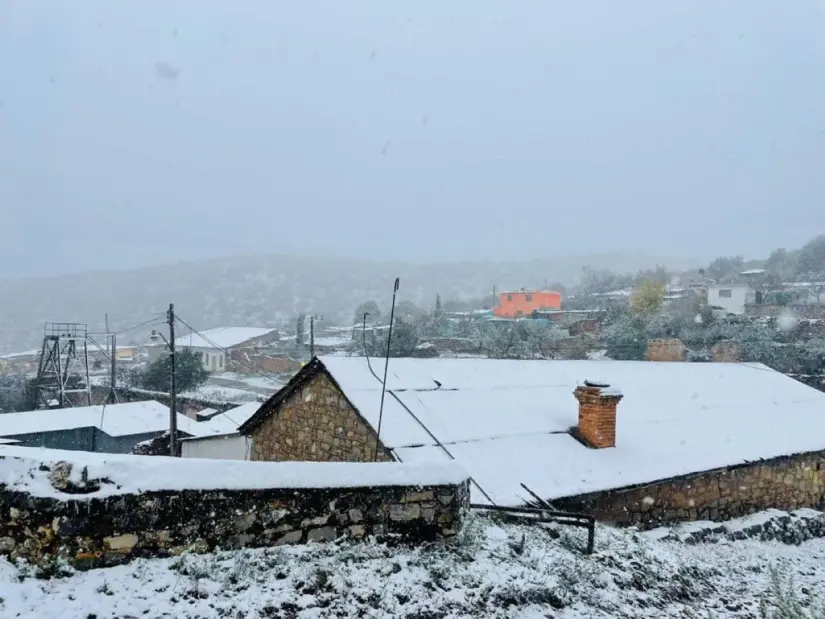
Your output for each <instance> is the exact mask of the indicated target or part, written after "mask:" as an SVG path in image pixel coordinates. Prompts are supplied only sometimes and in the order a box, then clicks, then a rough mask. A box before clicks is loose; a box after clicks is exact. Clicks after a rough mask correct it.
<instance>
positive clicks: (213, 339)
mask: <svg viewBox="0 0 825 619" xmlns="http://www.w3.org/2000/svg"><path fill="white" fill-rule="evenodd" d="M273 331H277V329H276V328H275V327H218V328H217V329H209V330H207V331H201V334H202V336H203V337H201V335H198V334H197V333H189V334H188V335H183V336H181V337H179V338H176V339H175V346H183V347H191V348H215V347H216V346H217V347H218V348H232V347H233V346H237V345H238V344H243V343H244V342H246V341H247V340H251V339H253V338H257V337H261V336H264V335H267V334H269V333H272V332H273Z"/></svg>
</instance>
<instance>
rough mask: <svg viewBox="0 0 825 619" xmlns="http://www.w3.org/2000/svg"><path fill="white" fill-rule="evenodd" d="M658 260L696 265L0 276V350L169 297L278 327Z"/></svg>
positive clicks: (211, 263)
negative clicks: (55, 326) (53, 327)
mask: <svg viewBox="0 0 825 619" xmlns="http://www.w3.org/2000/svg"><path fill="white" fill-rule="evenodd" d="M656 264H665V265H667V266H669V267H671V268H674V269H679V268H689V267H691V266H694V264H695V263H694V262H693V261H690V260H680V259H673V258H662V257H658V258H657V257H653V256H648V255H644V254H642V253H614V254H592V255H582V256H566V257H559V258H547V259H541V260H529V261H520V262H492V261H490V262H457V263H433V264H424V265H417V264H411V263H400V262H366V261H351V260H337V259H331V258H305V257H295V256H264V255H251V256H236V257H229V258H219V259H210V260H202V261H193V262H182V263H178V264H171V265H161V266H152V267H145V268H139V269H131V270H123V271H100V272H89V273H79V274H72V275H63V276H56V277H48V278H36V279H18V280H0V299H3V303H2V304H1V305H0V352H17V351H23V350H27V349H31V348H35V347H37V346H39V344H40V342H41V338H42V333H43V323H44V322H47V321H54V322H86V323H88V325H89V329H90V330H93V331H103V329H104V316H105V314H106V313H108V315H109V325H110V328H111V329H112V330H113V331H119V330H122V329H126V328H127V327H130V326H132V325H134V324H136V323H138V322H141V321H144V320H147V319H149V318H151V317H152V316H153V315H155V314H160V313H162V312H164V311H165V310H166V308H167V307H168V304H169V303H170V302H174V303H175V309H176V311H177V312H178V313H179V314H180V316H181V317H183V318H184V320H186V321H187V322H189V323H190V324H192V326H193V327H195V328H197V329H207V328H211V327H217V326H228V325H233V326H243V325H248V326H270V325H272V326H276V325H278V324H280V323H282V322H283V321H286V320H290V319H291V318H292V317H293V316H295V315H296V314H298V313H300V312H315V313H318V314H323V315H324V316H325V317H327V318H329V319H331V320H337V321H340V322H348V321H349V320H351V318H352V315H353V311H354V309H355V307H356V306H357V305H358V304H359V303H361V302H363V301H368V300H375V301H376V302H378V304H379V306H381V307H388V306H389V302H390V298H391V294H392V282H393V279H394V278H395V277H400V278H401V290H400V293H399V294H400V296H399V298H401V299H407V300H409V301H412V302H414V303H416V304H418V305H420V306H422V307H428V306H431V305H433V304H434V301H435V295H436V294H437V293H438V294H441V295H442V297H443V298H445V299H468V298H478V297H481V296H482V295H488V294H490V293H491V292H492V288H493V286H497V287H498V288H499V289H502V288H508V287H510V288H519V287H540V286H543V285H545V283H546V282H549V283H552V282H562V283H566V284H573V283H575V282H576V281H577V280H578V277H579V275H580V273H581V269H582V267H584V266H586V265H589V266H592V267H597V268H609V269H611V270H613V271H616V272H636V271H638V270H640V269H644V268H650V267H653V266H654V265H656ZM150 329H151V326H147V327H145V328H141V329H135V330H133V331H130V332H128V333H126V334H123V336H121V337H120V338H119V340H118V342H119V343H129V342H137V341H145V339H146V337H147V335H148V333H149V331H150Z"/></svg>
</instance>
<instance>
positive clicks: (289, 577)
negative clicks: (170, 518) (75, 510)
mask: <svg viewBox="0 0 825 619" xmlns="http://www.w3.org/2000/svg"><path fill="white" fill-rule="evenodd" d="M585 535H586V534H585V533H584V532H583V531H579V530H570V529H566V528H563V527H557V528H554V529H552V530H550V531H548V530H546V529H543V528H540V527H537V526H526V525H514V524H500V523H495V522H491V521H489V520H487V519H486V518H481V517H476V518H475V519H473V520H471V522H470V523H469V524H468V525H467V526H466V527H465V529H464V531H463V532H462V534H461V535H460V537H459V539H458V540H456V542H455V543H452V544H448V545H440V544H434V545H431V546H427V547H419V548H407V547H403V546H396V547H391V546H387V545H384V544H377V543H374V542H365V543H361V544H352V543H350V542H340V543H330V544H322V545H316V544H310V545H306V546H292V547H281V548H269V549H255V550H238V551H228V552H216V553H213V554H209V555H200V556H195V555H186V556H183V557H179V558H175V559H153V560H138V561H135V562H133V563H131V564H129V565H125V566H120V567H115V568H108V569H99V570H92V571H89V572H83V573H79V572H69V573H68V574H67V575H64V576H60V577H55V578H52V579H51V580H39V579H37V578H35V577H34V576H33V573H32V570H30V569H28V568H27V567H26V566H22V567H21V568H10V567H6V568H4V569H0V597H2V601H0V616H4V617H5V616H9V617H20V618H31V619H33V618H49V617H62V618H66V619H87V618H88V617H90V616H95V617H98V618H104V617H106V618H109V617H117V618H120V619H125V618H127V617H143V616H146V617H169V618H172V617H174V618H181V619H183V618H189V619H194V618H213V617H214V618H219V617H220V618H231V619H236V617H243V618H244V619H258V618H261V619H263V618H274V617H283V618H289V619H310V618H313V619H314V618H320V617H370V618H388V617H394V618H401V619H422V618H427V619H459V618H461V619H465V618H466V619H469V618H474V619H475V618H489V619H519V618H521V619H528V618H529V619H544V618H546V617H553V618H555V619H574V618H575V619H579V618H583V617H589V618H595V619H602V618H605V619H606V618H608V617H609V618H631V617H632V618H652V617H657V618H659V617H661V618H664V617H668V618H669V617H685V618H690V617H694V618H696V617H708V616H712V617H714V618H715V619H733V618H734V617H748V616H749V617H757V616H760V615H759V601H760V599H761V598H762V597H763V596H764V594H765V592H766V591H767V590H768V588H769V586H770V582H771V574H772V572H771V570H772V568H774V567H776V568H777V569H778V570H779V571H780V573H782V574H784V575H785V576H786V577H789V576H793V578H794V590H795V593H796V595H798V596H800V597H801V598H802V599H803V600H804V599H809V598H810V597H811V596H812V595H815V594H816V593H817V591H818V590H821V589H820V588H821V586H822V583H823V579H825V541H823V540H819V539H817V540H812V541H809V542H805V543H804V544H802V545H800V546H788V545H784V544H780V543H777V542H760V541H756V540H742V541H737V542H730V541H725V542H720V543H718V544H698V545H686V544H682V543H679V542H674V541H659V542H654V541H651V540H650V539H648V538H646V537H644V536H642V535H639V534H637V533H635V532H633V531H631V530H616V529H611V528H608V527H601V526H600V527H598V529H597V534H596V552H595V554H593V555H592V556H589V557H588V556H584V555H583V554H582V553H581V549H582V548H583V547H584V545H585ZM2 574H6V577H3V576H2Z"/></svg>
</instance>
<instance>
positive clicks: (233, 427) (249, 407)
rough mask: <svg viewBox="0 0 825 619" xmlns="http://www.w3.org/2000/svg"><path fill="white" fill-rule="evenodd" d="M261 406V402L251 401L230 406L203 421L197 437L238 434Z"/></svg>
mask: <svg viewBox="0 0 825 619" xmlns="http://www.w3.org/2000/svg"><path fill="white" fill-rule="evenodd" d="M259 408H261V403H260V402H249V403H248V404H242V405H240V406H237V407H235V408H230V409H229V410H228V411H224V412H223V413H218V414H217V415H215V416H213V417H210V418H209V419H208V420H207V421H201V422H200V423H199V424H198V425H199V426H200V427H199V429H200V434H199V435H198V437H197V438H201V437H209V436H212V435H216V436H217V435H226V434H237V433H238V428H240V427H241V426H242V425H243V424H244V423H246V422H247V420H248V419H249V418H250V417H252V415H254V414H255V413H256V412H258V409H259Z"/></svg>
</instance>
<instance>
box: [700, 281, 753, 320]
mask: <svg viewBox="0 0 825 619" xmlns="http://www.w3.org/2000/svg"><path fill="white" fill-rule="evenodd" d="M755 298H756V292H755V291H754V289H753V288H751V287H750V286H747V285H745V284H730V285H721V284H720V285H714V286H708V305H717V306H719V307H723V308H725V310H726V311H727V312H728V314H736V315H741V314H744V313H745V304H746V303H753V302H754V300H755Z"/></svg>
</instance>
